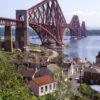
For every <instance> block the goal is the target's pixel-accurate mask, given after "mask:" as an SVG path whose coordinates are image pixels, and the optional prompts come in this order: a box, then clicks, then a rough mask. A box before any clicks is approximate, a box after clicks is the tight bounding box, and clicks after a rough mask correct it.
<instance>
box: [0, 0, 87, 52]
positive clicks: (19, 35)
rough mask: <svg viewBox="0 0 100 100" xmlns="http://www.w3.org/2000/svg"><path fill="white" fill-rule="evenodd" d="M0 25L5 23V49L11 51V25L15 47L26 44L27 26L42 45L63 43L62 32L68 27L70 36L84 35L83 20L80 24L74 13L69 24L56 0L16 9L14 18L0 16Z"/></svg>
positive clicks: (21, 46) (46, 0)
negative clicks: (35, 34)
mask: <svg viewBox="0 0 100 100" xmlns="http://www.w3.org/2000/svg"><path fill="white" fill-rule="evenodd" d="M0 25H5V50H6V51H12V48H13V46H12V34H11V26H16V34H15V42H16V41H17V42H16V43H15V44H16V45H17V48H21V49H22V48H23V47H24V46H27V43H28V42H27V40H28V37H27V34H28V33H27V26H28V25H29V26H31V27H32V28H33V29H34V30H35V31H36V33H37V34H38V36H39V38H40V40H41V42H42V44H43V45H46V46H49V45H51V44H55V45H57V46H61V45H63V33H64V32H65V29H66V28H69V29H70V35H71V36H72V37H74V36H75V37H77V38H80V37H83V36H84V37H86V26H85V22H84V21H83V22H82V25H80V21H79V17H78V16H77V15H74V16H73V18H72V20H71V22H70V24H67V23H66V20H65V18H64V15H63V13H62V10H61V8H60V6H59V3H58V1H57V0H44V1H42V2H41V3H39V4H37V5H36V6H33V7H31V8H29V9H28V10H16V19H8V18H3V17H0Z"/></svg>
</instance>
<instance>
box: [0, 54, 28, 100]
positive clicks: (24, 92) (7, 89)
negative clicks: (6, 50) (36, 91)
mask: <svg viewBox="0 0 100 100" xmlns="http://www.w3.org/2000/svg"><path fill="white" fill-rule="evenodd" d="M2 56H3V55H2ZM4 58H5V59H4ZM4 58H1V60H0V98H1V100H30V94H29V91H28V88H27V87H26V85H25V84H24V83H23V82H22V76H21V75H19V74H18V73H16V71H15V67H14V65H13V64H11V63H9V59H6V57H4Z"/></svg>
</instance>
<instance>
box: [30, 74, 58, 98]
mask: <svg viewBox="0 0 100 100" xmlns="http://www.w3.org/2000/svg"><path fill="white" fill-rule="evenodd" d="M29 88H30V90H31V91H32V92H33V93H34V94H35V95H36V96H43V95H46V94H49V93H53V92H55V91H56V89H57V81H56V80H55V79H54V78H53V77H51V76H49V75H45V76H42V77H38V78H34V79H32V81H31V82H30V84H29Z"/></svg>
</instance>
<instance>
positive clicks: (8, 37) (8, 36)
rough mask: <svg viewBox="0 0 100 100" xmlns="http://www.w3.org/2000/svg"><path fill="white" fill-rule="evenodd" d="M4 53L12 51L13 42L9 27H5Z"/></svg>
mask: <svg viewBox="0 0 100 100" xmlns="http://www.w3.org/2000/svg"><path fill="white" fill-rule="evenodd" d="M4 38H5V39H4V40H5V45H4V50H5V51H12V50H13V41H12V33H11V26H5V36H4Z"/></svg>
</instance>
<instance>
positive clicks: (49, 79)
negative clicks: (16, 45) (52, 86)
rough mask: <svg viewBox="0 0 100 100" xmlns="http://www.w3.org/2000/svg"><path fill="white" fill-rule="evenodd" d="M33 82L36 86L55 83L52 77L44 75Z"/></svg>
mask: <svg viewBox="0 0 100 100" xmlns="http://www.w3.org/2000/svg"><path fill="white" fill-rule="evenodd" d="M33 82H35V83H36V84H37V85H45V84H49V83H53V82H56V81H55V80H54V78H53V77H51V76H49V75H45V76H42V77H38V78H34V79H33Z"/></svg>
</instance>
